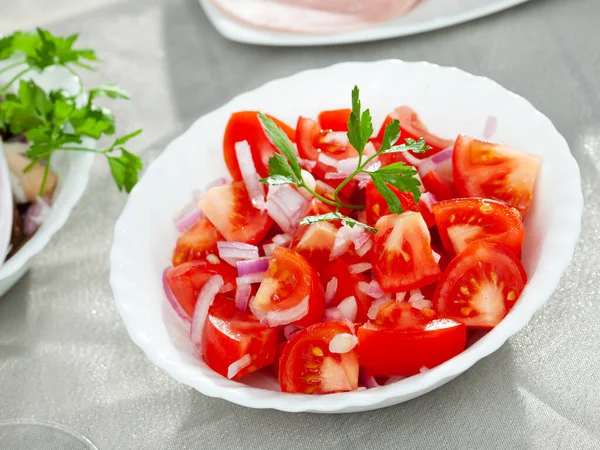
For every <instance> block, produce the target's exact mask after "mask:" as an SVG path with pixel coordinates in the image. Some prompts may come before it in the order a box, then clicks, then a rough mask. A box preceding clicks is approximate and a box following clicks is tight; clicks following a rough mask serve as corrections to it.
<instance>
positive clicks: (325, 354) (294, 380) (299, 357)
mask: <svg viewBox="0 0 600 450" xmlns="http://www.w3.org/2000/svg"><path fill="white" fill-rule="evenodd" d="M342 333H348V334H353V332H352V330H351V329H350V328H349V327H348V325H347V324H346V323H344V322H322V323H316V324H314V325H311V326H310V327H307V328H305V329H303V330H300V331H298V332H297V333H296V334H295V335H294V336H292V338H291V339H290V340H289V341H288V344H287V346H286V347H285V349H284V351H283V354H282V356H281V361H280V363H279V385H280V386H281V390H282V392H290V393H302V394H326V393H330V392H347V391H353V390H356V389H357V388H358V355H357V352H356V348H354V349H352V350H350V351H349V352H348V353H343V354H338V353H331V352H330V351H329V342H330V341H331V340H332V339H333V338H334V336H335V335H337V334H342Z"/></svg>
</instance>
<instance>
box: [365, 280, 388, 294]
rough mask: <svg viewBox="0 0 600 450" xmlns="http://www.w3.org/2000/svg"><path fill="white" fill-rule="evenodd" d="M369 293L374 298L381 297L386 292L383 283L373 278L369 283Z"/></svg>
mask: <svg viewBox="0 0 600 450" xmlns="http://www.w3.org/2000/svg"><path fill="white" fill-rule="evenodd" d="M367 295H368V296H369V297H373V298H381V297H382V296H384V295H385V292H384V291H383V289H382V288H381V285H380V284H379V283H378V282H377V280H372V281H371V282H370V283H369V289H368V291H367Z"/></svg>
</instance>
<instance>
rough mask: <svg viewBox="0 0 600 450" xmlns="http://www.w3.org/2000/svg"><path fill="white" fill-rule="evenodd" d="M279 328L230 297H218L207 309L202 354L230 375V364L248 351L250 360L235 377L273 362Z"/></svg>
mask: <svg viewBox="0 0 600 450" xmlns="http://www.w3.org/2000/svg"><path fill="white" fill-rule="evenodd" d="M277 338H278V332H277V330H276V329H274V328H269V327H267V326H265V325H263V324H261V323H260V322H259V321H258V319H256V317H254V316H253V315H252V314H250V313H248V312H243V311H240V310H238V309H237V307H236V306H235V303H234V302H232V301H231V300H225V299H219V298H217V299H215V301H214V302H213V304H212V305H211V306H210V308H209V309H208V316H207V318H206V322H204V332H203V334H202V358H203V359H204V362H205V363H206V364H207V365H208V366H209V367H210V368H211V369H212V370H214V371H215V372H217V373H219V374H221V375H223V376H224V377H228V376H230V375H233V374H230V373H228V372H229V366H230V365H231V364H233V363H234V362H236V361H238V360H240V359H242V358H244V357H246V355H249V356H250V357H249V361H248V362H249V364H248V365H247V366H245V367H243V368H242V369H241V370H240V371H239V372H237V373H236V374H235V375H233V376H231V379H232V380H237V379H239V378H241V377H243V376H244V375H247V374H249V373H251V372H254V371H256V370H259V369H261V368H263V367H266V366H268V365H269V364H272V363H273V360H274V359H275V353H276V351H277Z"/></svg>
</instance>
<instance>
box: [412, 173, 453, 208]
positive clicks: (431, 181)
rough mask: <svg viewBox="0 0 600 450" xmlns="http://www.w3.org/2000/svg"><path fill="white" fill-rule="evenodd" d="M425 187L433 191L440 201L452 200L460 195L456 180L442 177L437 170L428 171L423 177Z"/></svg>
mask: <svg viewBox="0 0 600 450" xmlns="http://www.w3.org/2000/svg"><path fill="white" fill-rule="evenodd" d="M421 181H422V182H423V186H425V189H426V190H428V191H429V192H431V193H432V194H433V195H434V196H435V198H436V199H437V200H438V201H442V200H450V199H452V198H456V197H458V193H457V192H456V188H455V186H454V182H453V181H451V180H448V179H445V180H444V179H442V178H441V177H440V176H439V175H438V174H436V173H435V172H433V171H431V172H427V173H426V174H425V176H423V177H421Z"/></svg>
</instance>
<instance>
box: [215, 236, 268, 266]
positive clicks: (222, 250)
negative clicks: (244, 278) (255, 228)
mask: <svg viewBox="0 0 600 450" xmlns="http://www.w3.org/2000/svg"><path fill="white" fill-rule="evenodd" d="M217 248H218V249H219V256H220V257H221V259H223V260H224V261H226V262H228V263H229V264H231V265H232V266H235V265H236V263H237V262H238V261H247V260H256V259H258V258H259V255H258V247H257V246H256V245H250V244H245V243H243V242H227V241H219V242H217Z"/></svg>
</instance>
